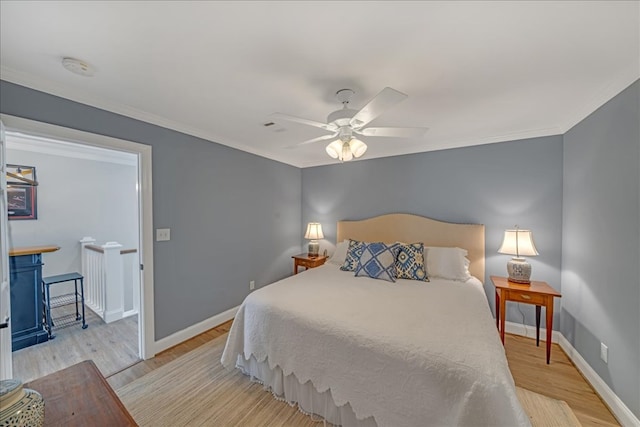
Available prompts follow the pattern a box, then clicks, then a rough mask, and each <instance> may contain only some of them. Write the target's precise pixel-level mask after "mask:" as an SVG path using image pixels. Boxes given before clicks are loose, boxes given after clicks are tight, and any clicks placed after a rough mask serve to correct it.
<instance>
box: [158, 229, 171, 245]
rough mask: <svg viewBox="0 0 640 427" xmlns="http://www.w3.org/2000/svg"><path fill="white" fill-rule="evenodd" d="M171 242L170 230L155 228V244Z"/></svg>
mask: <svg viewBox="0 0 640 427" xmlns="http://www.w3.org/2000/svg"><path fill="white" fill-rule="evenodd" d="M167 240H171V229H170V228H157V229H156V242H166V241H167Z"/></svg>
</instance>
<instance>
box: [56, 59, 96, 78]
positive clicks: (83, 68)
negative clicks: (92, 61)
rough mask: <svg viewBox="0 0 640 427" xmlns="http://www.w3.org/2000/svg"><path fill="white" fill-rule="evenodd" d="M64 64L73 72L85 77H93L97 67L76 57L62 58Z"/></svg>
mask: <svg viewBox="0 0 640 427" xmlns="http://www.w3.org/2000/svg"><path fill="white" fill-rule="evenodd" d="M62 66H63V67H64V68H66V69H67V70H69V71H71V72H72V73H73V74H78V75H80V76H84V77H91V76H93V73H94V72H95V69H94V68H93V67H92V66H91V65H89V64H87V63H86V62H84V61H80V60H79V59H75V58H62Z"/></svg>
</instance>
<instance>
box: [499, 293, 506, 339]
mask: <svg viewBox="0 0 640 427" xmlns="http://www.w3.org/2000/svg"><path fill="white" fill-rule="evenodd" d="M506 303H507V300H506V298H505V297H504V295H502V296H501V298H500V339H501V340H502V345H504V321H505V317H507V316H506V314H507V310H506V309H507V307H506Z"/></svg>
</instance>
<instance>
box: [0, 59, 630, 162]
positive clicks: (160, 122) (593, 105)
mask: <svg viewBox="0 0 640 427" xmlns="http://www.w3.org/2000/svg"><path fill="white" fill-rule="evenodd" d="M639 70H640V65H639V64H638V63H633V64H631V65H630V66H629V67H627V68H626V69H625V70H623V71H622V72H621V73H619V74H618V76H616V77H615V78H613V79H612V80H611V81H610V82H609V83H607V84H605V85H604V86H603V87H602V89H601V90H599V91H598V93H597V94H596V95H594V96H593V97H591V98H590V100H589V101H588V102H587V103H585V104H584V105H583V106H582V107H581V108H578V109H576V110H575V112H574V113H573V114H571V115H570V116H569V118H568V119H566V120H565V121H564V122H563V123H561V124H559V125H558V126H554V127H550V128H545V129H533V130H528V131H523V132H514V133H509V134H504V135H499V136H488V137H481V138H474V139H461V140H449V141H446V140H445V141H438V147H434V146H425V145H424V144H423V145H420V146H417V145H416V146H414V147H413V148H412V149H409V150H407V151H406V152H404V153H390V152H386V151H382V152H380V153H379V154H378V155H376V156H375V157H371V156H367V157H366V158H363V159H358V160H354V161H361V160H367V159H375V158H381V157H388V156H401V155H407V154H415V153H422V152H427V151H436V150H441V149H451V148H461V147H466V146H474V145H483V144H492V143H498V142H507V141H514V140H520V139H529V138H538V137H544V136H552V135H562V134H565V133H566V132H567V131H568V130H569V129H571V128H572V127H573V126H575V125H576V124H578V123H579V122H581V121H582V120H584V119H585V118H586V117H587V116H589V115H590V114H591V113H593V112H594V111H596V110H597V109H598V108H600V107H601V106H602V105H604V104H605V103H606V102H608V101H609V100H611V99H612V98H613V97H614V96H616V95H617V94H619V93H620V92H621V91H623V90H624V89H625V88H627V87H628V86H629V85H631V84H632V83H633V82H635V81H636V80H638V78H640V71H639ZM0 79H2V80H5V81H7V82H11V83H15V84H17V85H21V86H25V87H28V88H31V89H34V90H38V91H41V92H44V93H48V94H50V95H54V96H58V97H60V98H64V99H68V100H70V101H74V102H78V103H81V104H85V105H89V106H91V107H95V108H99V109H102V110H106V111H109V112H111V113H115V114H119V115H122V116H125V117H130V118H133V119H136V120H140V121H142V122H145V123H149V124H153V125H156V126H160V127H163V128H166V129H170V130H174V131H177V132H180V133H184V134H187V135H190V136H194V137H196V138H200V139H203V140H206V141H209V142H212V143H217V144H221V145H224V146H227V147H231V148H234V149H237V150H240V151H244V152H246V153H250V154H254V155H256V156H260V157H264V158H267V159H270V160H274V161H277V162H280V163H285V164H288V165H291V166H294V167H298V168H307V167H316V166H325V165H331V164H335V161H333V159H327V160H326V161H324V160H319V161H318V160H315V161H314V160H311V161H292V160H291V159H288V158H286V157H284V156H280V155H276V154H274V153H271V152H268V151H266V150H261V149H257V148H255V147H249V146H247V145H245V144H242V143H240V142H238V141H235V140H232V139H229V138H225V137H223V136H220V135H214V134H211V133H209V132H206V131H203V130H202V129H198V128H195V127H191V126H186V125H184V124H181V123H178V122H176V121H173V120H170V119H167V118H165V117H161V116H157V115H155V114H151V113H147V112H145V111H142V110H139V109H137V108H134V107H131V106H128V105H125V104H119V103H116V102H112V101H109V100H106V99H102V98H100V97H97V96H92V95H88V94H87V93H84V92H82V91H77V90H74V89H70V88H68V87H64V86H62V85H60V84H57V83H54V82H52V81H50V80H47V79H43V78H40V77H36V76H33V75H31V74H28V73H24V72H20V71H17V70H14V69H11V68H8V67H5V66H0ZM444 145H447V146H446V147H443V146H444Z"/></svg>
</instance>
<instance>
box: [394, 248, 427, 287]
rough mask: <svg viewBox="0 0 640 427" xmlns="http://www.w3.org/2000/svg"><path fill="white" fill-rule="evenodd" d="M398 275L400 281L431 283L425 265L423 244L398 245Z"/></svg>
mask: <svg viewBox="0 0 640 427" xmlns="http://www.w3.org/2000/svg"><path fill="white" fill-rule="evenodd" d="M397 245H398V257H397V258H396V274H397V277H398V279H409V280H422V281H425V282H428V281H429V278H428V277H427V269H426V268H425V265H424V244H423V243H411V244H406V243H397Z"/></svg>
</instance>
